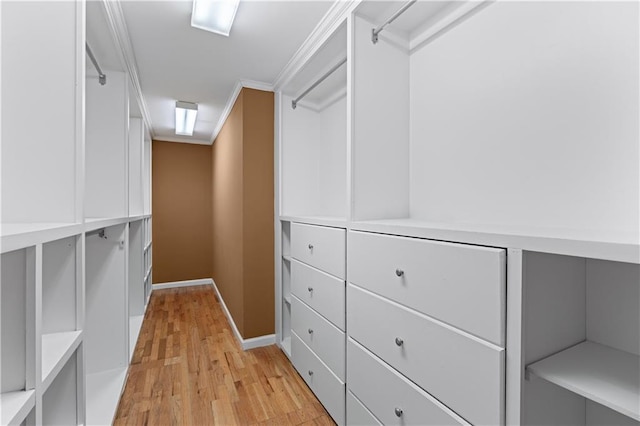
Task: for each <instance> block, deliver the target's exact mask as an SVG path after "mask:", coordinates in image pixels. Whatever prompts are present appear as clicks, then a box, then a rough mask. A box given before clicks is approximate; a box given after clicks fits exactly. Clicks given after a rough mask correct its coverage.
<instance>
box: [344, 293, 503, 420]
mask: <svg viewBox="0 0 640 426" xmlns="http://www.w3.org/2000/svg"><path fill="white" fill-rule="evenodd" d="M347 300H348V302H347V303H348V307H347V330H348V333H349V337H351V338H353V339H354V340H355V341H357V342H358V343H360V344H361V345H362V346H364V347H366V348H367V349H368V350H369V351H371V352H373V353H374V354H375V355H376V356H378V357H379V358H381V359H382V360H383V361H385V362H386V363H388V364H389V365H391V367H393V368H395V369H396V370H398V371H399V372H400V373H402V374H403V375H405V376H406V377H408V378H409V379H410V380H411V381H413V382H414V383H415V384H417V385H418V386H420V387H422V388H423V389H424V390H425V391H426V392H428V393H429V394H431V395H433V397H434V398H437V399H438V400H439V401H441V402H442V403H443V404H445V405H446V406H447V407H449V408H450V409H452V410H453V411H455V412H456V413H458V414H459V415H460V416H462V417H464V418H465V419H466V420H468V421H469V422H471V423H474V424H491V425H497V424H502V423H504V397H505V394H504V374H505V373H504V362H505V360H504V356H505V354H504V349H502V348H500V347H499V346H496V345H493V344H491V343H488V342H486V341H484V340H482V339H479V338H477V337H474V336H472V335H470V334H465V333H463V332H461V331H459V330H457V329H455V328H454V327H451V326H449V325H446V324H444V323H441V322H439V321H437V320H434V319H432V318H429V317H427V316H425V315H423V314H421V313H419V312H416V311H413V310H410V309H408V308H406V307H404V306H401V305H399V304H397V303H395V302H393V301H390V300H388V299H385V298H383V297H381V296H378V295H376V294H374V293H371V292H369V291H367V290H365V289H361V288H359V287H357V286H354V285H353V284H349V285H348V288H347ZM348 362H349V365H351V361H348ZM399 408H400V409H403V407H399Z"/></svg>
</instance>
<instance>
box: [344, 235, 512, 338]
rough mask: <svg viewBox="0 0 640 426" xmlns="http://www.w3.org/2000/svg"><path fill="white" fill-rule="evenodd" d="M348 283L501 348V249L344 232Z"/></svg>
mask: <svg viewBox="0 0 640 426" xmlns="http://www.w3.org/2000/svg"><path fill="white" fill-rule="evenodd" d="M348 248H349V254H348V255H349V263H348V268H349V282H351V283H353V284H356V285H358V286H360V287H363V288H366V289H368V290H370V291H372V292H374V293H376V294H379V295H381V296H384V297H387V298H389V299H391V300H393V301H396V302H398V303H400V304H402V305H405V306H408V307H410V308H412V309H415V310H417V311H419V312H422V313H424V314H426V315H429V316H431V317H434V318H437V319H438V320H440V321H442V322H445V323H447V324H450V325H453V326H454V327H458V328H460V329H461V330H464V331H466V332H468V333H471V334H473V335H475V336H478V337H480V338H483V339H485V340H487V341H489V342H491V343H494V344H496V345H499V346H502V347H504V342H505V337H504V336H505V324H506V320H505V315H506V308H505V306H506V251H505V250H504V249H497V248H489V247H480V246H473V245H465V244H454V243H444V242H439V241H431V240H424V239H418V238H407V237H398V236H392V235H381V234H373V233H368V232H357V231H350V232H349V245H348Z"/></svg>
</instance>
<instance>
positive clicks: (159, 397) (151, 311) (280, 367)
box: [114, 286, 334, 425]
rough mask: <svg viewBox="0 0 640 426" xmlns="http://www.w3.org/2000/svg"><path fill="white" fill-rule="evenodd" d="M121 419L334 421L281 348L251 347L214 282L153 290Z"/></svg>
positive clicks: (246, 422) (126, 421)
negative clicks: (242, 342)
mask: <svg viewBox="0 0 640 426" xmlns="http://www.w3.org/2000/svg"><path fill="white" fill-rule="evenodd" d="M149 303H150V305H149V308H148V310H147V314H146V316H145V319H144V322H143V324H142V330H141V331H140V337H139V338H138V343H137V345H136V348H135V354H134V356H133V361H132V363H131V367H130V368H129V377H128V378H127V383H126V385H125V390H124V393H123V395H122V398H121V400H120V404H119V406H118V410H117V412H116V418H115V422H114V424H116V425H129V424H131V425H169V424H172V425H253V424H260V425H334V423H333V421H332V420H331V417H329V415H328V414H327V412H326V411H325V410H324V408H323V407H322V405H321V404H320V403H319V402H318V400H317V399H316V398H315V396H314V395H313V393H312V392H311V391H310V390H309V388H308V387H307V385H306V384H305V383H304V381H303V380H302V378H301V377H300V376H299V375H298V374H297V373H296V371H295V370H294V369H293V366H292V365H291V364H290V363H289V360H288V359H287V357H286V356H285V355H284V354H283V353H282V351H280V349H279V348H277V347H276V346H268V347H264V348H257V349H252V350H249V351H246V352H243V351H242V349H241V348H240V346H239V344H238V342H237V341H236V340H235V338H234V336H233V333H232V331H231V327H230V326H229V323H228V321H227V319H226V317H225V315H224V313H223V311H222V309H221V307H220V303H219V302H218V300H217V297H216V294H215V292H214V291H213V289H212V288H211V287H209V286H199V287H184V288H178V289H168V290H158V291H155V292H153V294H152V296H151V300H150V302H149Z"/></svg>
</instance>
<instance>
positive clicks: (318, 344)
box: [291, 296, 345, 381]
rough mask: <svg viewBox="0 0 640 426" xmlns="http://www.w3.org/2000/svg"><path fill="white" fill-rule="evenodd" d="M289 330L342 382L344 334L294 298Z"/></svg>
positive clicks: (343, 372) (343, 375)
mask: <svg viewBox="0 0 640 426" xmlns="http://www.w3.org/2000/svg"><path fill="white" fill-rule="evenodd" d="M291 328H292V329H293V331H295V332H296V334H297V335H298V337H300V339H302V340H303V341H304V342H305V343H306V345H307V346H308V347H309V348H310V349H311V350H313V352H314V353H315V354H316V355H317V356H318V357H319V358H320V359H321V360H322V361H323V362H324V363H325V364H327V366H328V367H329V368H330V369H331V370H332V371H333V373H334V374H335V375H336V376H338V378H339V379H340V380H342V381H344V379H345V368H344V364H345V360H344V354H345V334H344V332H343V331H341V330H340V329H339V328H337V327H336V326H335V325H333V324H331V323H330V322H329V321H327V320H326V319H324V318H323V317H322V316H320V315H319V314H318V313H317V312H315V311H314V310H313V309H311V308H310V307H308V306H307V305H305V304H304V303H303V302H301V301H300V299H298V298H297V297H296V296H294V297H292V298H291Z"/></svg>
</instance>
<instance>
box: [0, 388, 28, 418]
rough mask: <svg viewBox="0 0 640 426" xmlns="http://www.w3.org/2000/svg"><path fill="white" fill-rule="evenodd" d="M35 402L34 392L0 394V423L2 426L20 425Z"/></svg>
mask: <svg viewBox="0 0 640 426" xmlns="http://www.w3.org/2000/svg"><path fill="white" fill-rule="evenodd" d="M35 402H36V396H35V391H34V390H28V391H16V392H6V393H3V394H0V407H1V408H2V410H0V411H1V412H2V416H1V418H0V423H1V424H3V425H8V424H22V422H23V421H24V419H25V418H26V417H27V415H29V412H31V410H32V409H33V407H34V406H35Z"/></svg>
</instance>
